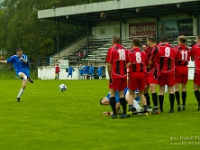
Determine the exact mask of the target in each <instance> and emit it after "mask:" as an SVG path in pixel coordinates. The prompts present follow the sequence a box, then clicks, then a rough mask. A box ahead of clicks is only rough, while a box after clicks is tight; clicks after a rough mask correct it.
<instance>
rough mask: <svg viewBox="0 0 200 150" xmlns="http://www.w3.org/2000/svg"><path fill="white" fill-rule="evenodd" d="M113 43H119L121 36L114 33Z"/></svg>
mask: <svg viewBox="0 0 200 150" xmlns="http://www.w3.org/2000/svg"><path fill="white" fill-rule="evenodd" d="M112 41H113V43H116V44H119V43H120V41H121V40H120V37H119V36H117V35H114V36H113V38H112Z"/></svg>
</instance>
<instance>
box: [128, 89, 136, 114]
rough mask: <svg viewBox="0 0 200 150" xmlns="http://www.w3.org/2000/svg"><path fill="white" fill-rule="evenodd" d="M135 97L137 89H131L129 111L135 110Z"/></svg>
mask: <svg viewBox="0 0 200 150" xmlns="http://www.w3.org/2000/svg"><path fill="white" fill-rule="evenodd" d="M134 97H135V91H133V90H131V89H129V95H128V99H127V100H128V112H130V113H131V112H133V108H134V107H133V105H134V102H133V99H134Z"/></svg>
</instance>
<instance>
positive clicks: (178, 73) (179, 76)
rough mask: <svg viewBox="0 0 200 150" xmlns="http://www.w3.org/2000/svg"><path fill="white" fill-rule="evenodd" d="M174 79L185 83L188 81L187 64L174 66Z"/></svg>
mask: <svg viewBox="0 0 200 150" xmlns="http://www.w3.org/2000/svg"><path fill="white" fill-rule="evenodd" d="M175 81H176V83H183V84H187V81H188V67H187V66H176V67H175Z"/></svg>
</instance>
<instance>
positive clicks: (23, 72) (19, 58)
mask: <svg viewBox="0 0 200 150" xmlns="http://www.w3.org/2000/svg"><path fill="white" fill-rule="evenodd" d="M0 63H11V64H12V65H13V66H14V69H15V73H16V75H17V76H18V77H19V78H21V79H22V87H21V89H20V91H19V93H18V95H17V102H20V97H21V95H22V93H23V92H24V90H25V88H26V84H27V82H28V81H29V82H30V83H33V80H32V79H31V78H30V70H29V60H28V57H27V56H26V55H25V54H23V51H22V49H20V48H18V49H17V50H16V55H13V56H11V57H10V58H8V59H7V60H0Z"/></svg>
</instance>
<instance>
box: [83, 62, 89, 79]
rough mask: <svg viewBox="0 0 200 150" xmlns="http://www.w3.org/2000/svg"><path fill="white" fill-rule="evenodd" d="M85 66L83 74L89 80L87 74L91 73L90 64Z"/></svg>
mask: <svg viewBox="0 0 200 150" xmlns="http://www.w3.org/2000/svg"><path fill="white" fill-rule="evenodd" d="M83 68H84V74H83V76H84V79H85V80H87V76H88V74H89V65H85V66H84V67H83Z"/></svg>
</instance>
